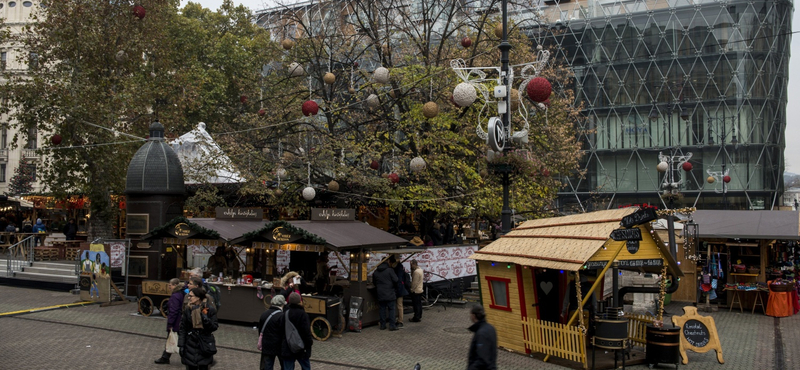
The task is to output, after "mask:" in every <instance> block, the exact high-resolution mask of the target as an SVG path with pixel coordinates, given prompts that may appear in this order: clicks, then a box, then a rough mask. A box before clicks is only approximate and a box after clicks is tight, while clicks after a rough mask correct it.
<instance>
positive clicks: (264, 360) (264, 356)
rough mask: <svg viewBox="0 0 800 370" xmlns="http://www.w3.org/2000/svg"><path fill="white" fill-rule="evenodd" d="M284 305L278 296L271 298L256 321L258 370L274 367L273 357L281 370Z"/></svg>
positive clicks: (284, 302) (282, 369)
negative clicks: (259, 359)
mask: <svg viewBox="0 0 800 370" xmlns="http://www.w3.org/2000/svg"><path fill="white" fill-rule="evenodd" d="M284 305H286V299H284V298H283V296H282V295H280V294H278V295H276V296H274V297H272V301H270V307H269V309H267V310H266V311H264V313H262V314H261V319H259V320H258V328H260V329H261V331H260V332H259V333H260V336H261V365H260V367H259V369H260V370H272V369H273V367H275V357H277V358H278V365H279V366H280V368H281V370H284V368H283V356H282V355H281V350H282V348H283V346H282V344H283V338H284V336H285V335H286V334H285V333H284V326H283V325H281V322H283V306H284Z"/></svg>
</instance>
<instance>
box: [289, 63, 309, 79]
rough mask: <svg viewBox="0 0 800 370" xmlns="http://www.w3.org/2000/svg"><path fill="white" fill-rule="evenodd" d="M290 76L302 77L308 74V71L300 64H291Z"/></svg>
mask: <svg viewBox="0 0 800 370" xmlns="http://www.w3.org/2000/svg"><path fill="white" fill-rule="evenodd" d="M289 74H290V75H291V76H292V77H301V76H304V75H305V74H306V70H305V69H303V66H301V65H300V63H297V62H292V64H289Z"/></svg>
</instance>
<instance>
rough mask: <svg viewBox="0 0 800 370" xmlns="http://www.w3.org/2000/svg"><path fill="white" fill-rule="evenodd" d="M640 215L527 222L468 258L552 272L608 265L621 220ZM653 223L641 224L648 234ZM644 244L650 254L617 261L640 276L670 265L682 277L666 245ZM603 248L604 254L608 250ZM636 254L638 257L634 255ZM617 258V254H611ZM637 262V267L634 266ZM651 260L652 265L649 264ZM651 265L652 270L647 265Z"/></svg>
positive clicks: (610, 213)
mask: <svg viewBox="0 0 800 370" xmlns="http://www.w3.org/2000/svg"><path fill="white" fill-rule="evenodd" d="M635 211H637V208H623V209H614V210H606V211H598V212H592V213H584V214H578V215H571V216H564V217H553V218H546V219H540V220H531V221H526V222H524V223H523V224H521V225H520V226H518V227H517V228H515V229H513V230H511V232H509V233H508V234H506V235H505V236H503V237H501V238H500V239H498V240H496V241H494V242H492V243H491V244H489V245H487V246H486V247H484V248H482V249H480V250H478V251H477V252H475V253H474V254H473V255H472V256H470V258H472V259H475V260H480V261H491V262H500V263H514V264H519V265H526V266H533V267H539V268H552V269H560V270H568V271H577V270H579V269H581V268H583V267H584V266H586V264H587V262H589V261H597V262H600V263H605V262H603V261H608V259H609V258H610V257H611V255H609V252H612V251H616V250H618V249H619V245H620V243H622V244H623V245H624V244H625V241H624V240H623V241H614V240H611V239H609V235H610V234H611V232H612V231H613V230H615V229H619V228H620V221H621V220H622V218H623V217H625V216H628V215H630V214H632V213H634V212H635ZM649 227H650V226H649V224H645V225H642V226H641V228H643V229H645V232H643V233H642V234H643V236H644V237H645V238H648V237H649V235H650V234H649V233H647V236H645V235H644V234H645V233H646V232H647V230H649ZM649 240H651V242H649V243H645V242H642V248H649V250H648V251H647V252H640V253H639V254H637V255H632V254H631V253H630V252H629V251H628V250H626V248H625V247H624V246H623V247H622V249H623V250H622V252H621V253H620V255H618V256H617V259H618V260H626V261H629V263H627V264H621V265H627V266H630V268H627V269H633V270H638V271H648V272H658V271H660V269H661V266H662V265H663V263H662V261H663V260H666V264H667V266H668V268H669V269H670V271H671V272H672V273H673V274H674V275H676V276H682V275H683V274H682V273H681V272H680V269H678V268H677V264H676V263H675V260H674V259H673V258H672V256H671V255H670V253H669V251H668V250H667V248H666V247H665V246H664V244H663V242H661V241H660V240H656V241H655V243H653V242H652V239H649ZM604 247H605V250H604ZM634 253H635V252H634ZM611 254H613V253H611ZM634 261H635V262H634ZM651 261H652V262H651ZM650 263H652V265H648V264H650Z"/></svg>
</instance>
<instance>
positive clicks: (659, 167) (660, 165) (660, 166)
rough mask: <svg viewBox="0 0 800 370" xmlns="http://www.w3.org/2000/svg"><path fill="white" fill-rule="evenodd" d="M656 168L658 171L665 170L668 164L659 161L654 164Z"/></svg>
mask: <svg viewBox="0 0 800 370" xmlns="http://www.w3.org/2000/svg"><path fill="white" fill-rule="evenodd" d="M656 169H657V170H658V172H667V170H668V169H669V164H667V162H661V163H659V164H658V165H657V166H656Z"/></svg>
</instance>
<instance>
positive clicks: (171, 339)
mask: <svg viewBox="0 0 800 370" xmlns="http://www.w3.org/2000/svg"><path fill="white" fill-rule="evenodd" d="M179 350H180V349H179V348H178V333H176V332H174V331H172V330H170V331H169V336H168V337H167V353H178V352H179Z"/></svg>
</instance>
